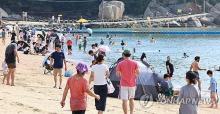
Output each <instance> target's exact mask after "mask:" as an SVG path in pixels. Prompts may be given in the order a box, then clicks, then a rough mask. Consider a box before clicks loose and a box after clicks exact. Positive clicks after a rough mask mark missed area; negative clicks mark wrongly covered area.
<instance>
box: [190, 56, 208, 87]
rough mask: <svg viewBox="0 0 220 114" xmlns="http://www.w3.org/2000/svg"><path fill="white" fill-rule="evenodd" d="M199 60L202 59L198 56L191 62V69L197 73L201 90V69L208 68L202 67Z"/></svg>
mask: <svg viewBox="0 0 220 114" xmlns="http://www.w3.org/2000/svg"><path fill="white" fill-rule="evenodd" d="M199 61H200V57H199V56H196V57H195V61H194V62H193V63H192V64H191V67H190V71H193V72H194V73H196V75H197V77H196V80H197V81H198V87H199V90H200V91H201V80H200V78H199V70H206V69H202V68H200V66H199Z"/></svg>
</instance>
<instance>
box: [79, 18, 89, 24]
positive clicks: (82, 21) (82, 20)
mask: <svg viewBox="0 0 220 114" xmlns="http://www.w3.org/2000/svg"><path fill="white" fill-rule="evenodd" d="M87 22H88V20H86V19H83V18H80V19H79V20H78V21H77V23H87Z"/></svg>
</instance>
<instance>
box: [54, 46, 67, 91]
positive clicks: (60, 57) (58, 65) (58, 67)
mask: <svg viewBox="0 0 220 114" xmlns="http://www.w3.org/2000/svg"><path fill="white" fill-rule="evenodd" d="M63 63H64V68H65V71H66V70H67V66H66V60H65V55H64V53H63V52H62V51H61V45H56V47H55V52H53V53H52V54H51V62H50V65H51V66H52V67H53V69H54V70H53V75H54V82H55V85H54V88H56V87H57V76H60V86H59V89H62V88H61V85H62V69H63Z"/></svg>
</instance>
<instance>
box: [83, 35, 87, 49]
mask: <svg viewBox="0 0 220 114" xmlns="http://www.w3.org/2000/svg"><path fill="white" fill-rule="evenodd" d="M86 46H87V38H86V37H84V39H83V51H84V52H86Z"/></svg>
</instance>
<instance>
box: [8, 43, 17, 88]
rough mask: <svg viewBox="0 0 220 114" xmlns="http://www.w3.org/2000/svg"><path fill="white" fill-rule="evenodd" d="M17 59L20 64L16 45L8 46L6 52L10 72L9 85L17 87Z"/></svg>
mask: <svg viewBox="0 0 220 114" xmlns="http://www.w3.org/2000/svg"><path fill="white" fill-rule="evenodd" d="M16 58H17V62H18V63H19V57H18V54H17V47H16V43H14V42H12V43H11V44H9V45H8V46H7V48H6V50H5V62H6V63H7V66H8V70H9V71H8V75H7V85H11V86H14V85H15V84H14V78H15V69H16ZM10 80H11V83H10Z"/></svg>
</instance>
